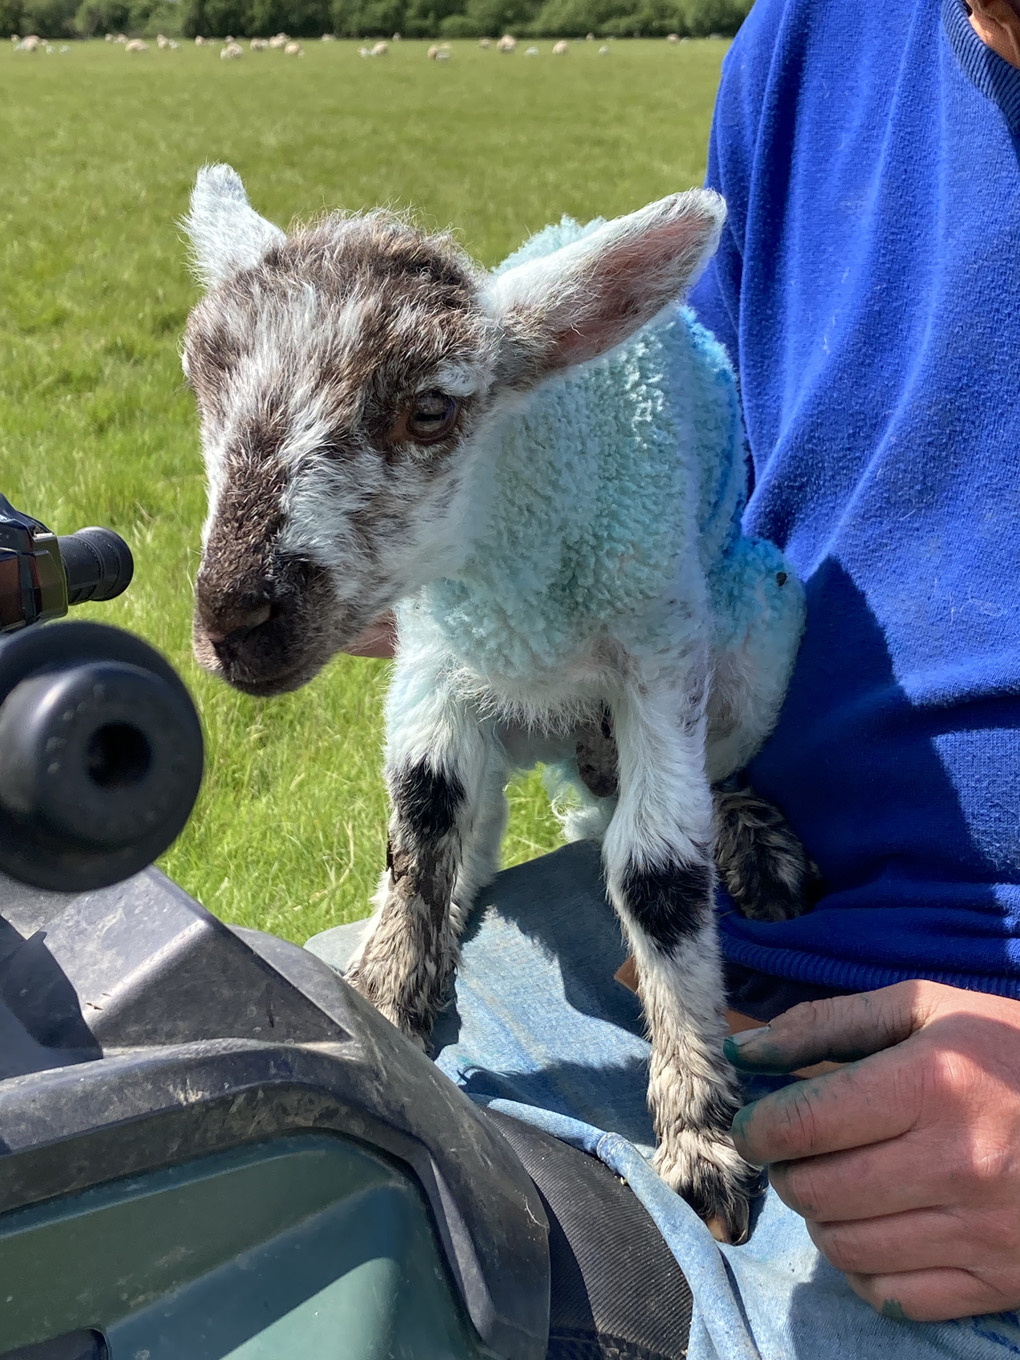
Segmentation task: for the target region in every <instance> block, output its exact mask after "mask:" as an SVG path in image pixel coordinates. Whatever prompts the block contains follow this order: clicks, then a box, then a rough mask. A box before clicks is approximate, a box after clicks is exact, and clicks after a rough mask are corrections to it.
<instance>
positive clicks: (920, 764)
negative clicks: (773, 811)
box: [313, 0, 1020, 1360]
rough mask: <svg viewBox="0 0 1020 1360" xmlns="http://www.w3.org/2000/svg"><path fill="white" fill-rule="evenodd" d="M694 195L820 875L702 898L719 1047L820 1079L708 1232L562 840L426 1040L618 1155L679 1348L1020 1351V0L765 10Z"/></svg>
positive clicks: (710, 305) (502, 895) (732, 75)
mask: <svg viewBox="0 0 1020 1360" xmlns="http://www.w3.org/2000/svg"><path fill="white" fill-rule="evenodd" d="M708 183H709V184H710V185H711V186H713V187H714V188H717V189H718V190H720V192H722V194H723V195H724V196H725V198H726V202H727V205H728V210H729V216H728V220H727V224H726V228H725V230H724V235H723V240H722V243H721V246H720V249H719V251H718V253H717V254H716V256H715V257H714V259H713V261H712V263H711V265H710V266H709V268H708V270H707V272H706V273H705V275H704V276H703V278H702V279H701V281H700V282H699V284H698V285H697V287H696V289H695V291H694V293H693V295H692V297H691V303H692V305H693V306H694V308H695V310H696V312H697V314H698V316H699V319H700V320H701V321H702V322H704V323H705V324H706V325H707V326H709V327H710V328H711V329H712V330H713V331H714V332H715V334H716V335H717V336H718V337H719V338H720V339H721V340H722V341H723V342H724V344H725V345H726V347H727V349H728V351H729V353H730V355H731V357H732V359H733V361H734V364H735V366H736V368H737V371H738V374H739V379H740V385H741V393H742V400H743V405H744V413H745V419H746V424H747V431H748V438H749V443H750V452H751V459H752V464H753V492H752V495H751V497H750V500H749V504H748V507H747V513H746V523H747V527H748V529H749V530H750V532H752V533H754V534H756V535H760V536H762V537H767V538H770V539H772V540H774V541H775V542H776V543H778V544H779V545H780V546H781V547H782V548H783V550H784V551H785V552H786V553H787V554H788V556H789V558H790V560H791V561H792V562H793V564H794V566H795V567H796V569H797V570H798V572H799V574H800V576H801V578H802V579H803V581H804V582H805V585H806V590H807V599H808V622H807V628H806V633H805V637H804V641H803V644H802V647H801V651H800V655H799V658H798V662H797V667H796V671H795V674H794V678H793V682H792V685H791V688H790V691H789V694H788V696H787V699H786V702H785V705H784V708H783V712H782V715H781V717H780V721H779V724H778V726H777V728H776V730H775V732H774V734H773V735H772V737H771V738H770V740H769V741H768V743H767V745H766V746H765V748H764V749H763V750H762V752H761V753H760V754H759V756H758V757H757V758H756V759H755V761H754V762H753V765H752V768H751V769H750V770H749V771H748V780H749V782H750V784H751V785H752V786H753V787H754V788H755V790H756V791H757V792H758V793H760V794H762V795H764V796H765V797H768V798H770V799H772V800H773V801H774V802H775V803H777V804H778V805H779V806H780V807H781V808H782V809H783V810H784V812H785V813H786V815H787V817H788V819H789V820H790V822H791V824H792V825H793V827H794V828H795V829H796V831H797V832H798V834H799V835H800V836H801V838H802V839H803V841H804V843H805V845H806V846H807V847H808V849H809V851H810V853H811V854H812V856H813V857H814V859H815V860H816V862H817V863H818V865H819V868H820V870H821V874H822V880H823V885H824V891H823V894H822V896H821V899H820V900H819V902H818V903H817V905H816V906H815V908H814V910H813V911H812V912H811V913H809V914H808V915H806V916H803V917H801V918H799V919H797V920H793V921H788V922H781V923H760V922H752V921H747V920H745V919H744V918H742V917H741V916H739V915H738V914H737V913H736V912H735V911H733V910H732V908H731V907H729V906H728V905H727V903H726V902H725V901H720V905H719V913H720V927H721V933H722V942H723V949H724V952H725V956H726V960H727V965H728V981H729V985H730V999H731V1005H732V1008H733V1013H732V1017H731V1018H732V1022H733V1029H734V1034H733V1036H732V1037H731V1039H730V1040H729V1041H728V1046H729V1049H730V1056H731V1058H732V1059H733V1061H734V1062H735V1063H736V1064H738V1065H739V1066H740V1067H741V1068H742V1069H744V1070H745V1071H746V1072H747V1073H748V1074H749V1076H750V1077H752V1078H753V1077H754V1074H764V1073H791V1072H794V1071H797V1070H803V1069H804V1068H810V1066H811V1065H812V1064H818V1063H828V1064H831V1063H838V1064H840V1066H838V1067H836V1068H834V1069H832V1070H828V1071H818V1072H816V1073H815V1074H811V1073H810V1072H809V1074H808V1075H807V1076H806V1077H805V1078H804V1079H803V1080H800V1081H795V1082H793V1083H788V1084H786V1085H782V1086H780V1088H779V1089H772V1090H770V1089H769V1085H768V1083H767V1082H766V1081H765V1080H764V1079H761V1078H759V1079H758V1080H757V1082H756V1083H755V1081H752V1083H751V1092H750V1093H751V1095H752V1096H753V1095H758V1096H759V1097H760V1098H758V1099H756V1100H753V1101H752V1103H750V1104H748V1105H747V1106H746V1107H745V1108H744V1109H743V1110H742V1111H741V1113H740V1114H739V1115H738V1117H737V1120H736V1122H735V1125H734V1135H735V1139H736V1141H737V1144H738V1147H739V1148H740V1149H741V1151H742V1152H743V1153H744V1154H745V1155H746V1156H747V1157H748V1158H749V1159H750V1160H753V1161H755V1162H757V1163H759V1164H761V1165H764V1166H767V1167H768V1169H769V1180H770V1184H771V1189H770V1190H769V1192H768V1195H767V1197H766V1201H765V1205H764V1208H763V1211H762V1213H761V1216H760V1219H759V1222H758V1224H757V1227H756V1229H755V1232H754V1234H753V1236H752V1238H751V1241H750V1243H749V1244H747V1245H746V1246H743V1247H736V1248H734V1247H726V1246H719V1245H718V1244H717V1243H715V1242H714V1241H713V1240H712V1239H711V1238H710V1237H709V1235H708V1233H707V1231H706V1230H705V1228H704V1226H703V1225H702V1224H701V1223H700V1222H699V1221H698V1220H696V1219H695V1218H694V1216H693V1214H692V1213H690V1212H689V1211H687V1207H686V1206H685V1205H684V1204H683V1203H682V1202H681V1201H679V1200H678V1199H677V1197H676V1196H674V1195H672V1194H671V1192H669V1191H667V1190H666V1189H665V1187H664V1186H662V1185H661V1183H659V1182H658V1181H657V1178H656V1177H654V1175H653V1174H652V1173H651V1172H650V1171H648V1169H647V1167H645V1165H644V1163H643V1161H642V1159H641V1157H640V1155H639V1154H638V1153H636V1152H635V1151H634V1147H633V1146H632V1145H636V1146H637V1147H638V1148H642V1147H644V1146H646V1145H647V1144H648V1143H649V1141H650V1137H651V1135H650V1131H649V1129H648V1124H647V1117H646V1115H645V1114H644V1108H643V1101H644V1069H643V1063H644V1060H645V1055H646V1048H645V1046H644V1041H643V1039H642V1037H641V1027H640V1017H639V1015H638V1011H637V1006H636V1002H634V999H633V998H632V997H631V996H630V994H629V993H628V992H627V991H626V990H625V989H624V988H623V987H621V986H620V985H619V984H618V983H614V982H613V981H612V975H613V972H614V970H615V969H616V967H617V966H618V965H619V964H622V962H623V959H622V948H621V945H620V943H619V935H618V932H617V930H616V927H615V925H614V924H613V922H612V920H611V917H610V915H609V913H608V909H607V908H603V907H602V905H601V902H602V893H601V888H600V885H599V881H598V872H597V858H596V857H595V856H593V855H592V854H591V853H590V852H589V851H588V849H587V848H586V847H584V846H570V847H566V848H565V849H563V850H561V851H559V852H557V853H556V854H555V855H553V856H550V857H547V858H546V859H545V860H543V861H538V862H533V863H532V864H529V865H525V866H521V867H520V868H518V869H515V870H511V871H508V872H507V873H505V874H504V875H502V876H501V878H500V880H498V883H497V886H496V889H495V890H494V891H493V892H491V893H490V894H488V895H487V897H486V902H485V904H484V910H483V911H482V912H481V913H480V914H479V919H478V921H477V922H476V926H475V929H474V932H473V934H472V935H471V936H470V938H469V939H468V941H467V943H466V945H465V950H464V959H463V965H462V968H461V973H460V977H459V980H458V989H457V1004H456V1011H455V1015H454V1020H449V1019H447V1020H444V1022H442V1023H443V1025H444V1026H445V1029H444V1030H443V1032H442V1033H440V1034H438V1035H437V1041H438V1045H439V1047H440V1049H441V1052H440V1053H439V1057H438V1061H439V1063H440V1065H441V1066H442V1067H443V1068H444V1070H446V1071H447V1072H448V1073H449V1074H450V1075H451V1076H452V1077H453V1078H454V1079H455V1080H457V1081H459V1082H460V1084H461V1085H462V1086H464V1087H465V1089H466V1090H467V1091H468V1093H469V1094H470V1095H472V1097H473V1098H475V1099H477V1100H479V1101H481V1102H483V1103H489V1104H493V1105H495V1106H496V1107H497V1108H505V1109H508V1110H511V1111H513V1112H514V1113H516V1114H518V1115H521V1116H522V1117H525V1118H530V1119H532V1120H533V1121H534V1122H537V1123H540V1124H543V1125H544V1126H545V1127H546V1128H549V1129H551V1130H552V1131H553V1132H556V1133H557V1134H559V1135H560V1136H562V1137H566V1138H568V1139H570V1140H572V1141H574V1142H576V1143H578V1144H579V1145H580V1146H583V1147H586V1148H587V1149H588V1150H590V1151H594V1152H596V1153H597V1154H598V1155H600V1156H602V1157H603V1159H604V1160H606V1161H608V1162H609V1163H610V1165H612V1166H614V1168H615V1169H616V1170H618V1171H619V1172H620V1173H621V1174H623V1175H625V1176H626V1177H627V1179H628V1180H629V1182H630V1183H631V1184H632V1186H633V1187H634V1189H635V1191H636V1192H637V1193H638V1194H639V1195H640V1196H641V1197H642V1199H643V1200H644V1202H645V1204H646V1206H647V1207H648V1208H649V1211H650V1212H651V1213H652V1215H653V1217H654V1218H655V1221H656V1223H657V1224H658V1225H659V1227H660V1229H661V1230H662V1232H663V1234H664V1236H665V1237H666V1239H667V1241H668V1242H669V1243H670V1245H671V1247H672V1248H673V1250H674V1252H675V1254H676V1256H677V1259H678V1260H679V1261H680V1264H681V1265H682V1267H683V1269H684V1272H685V1274H686V1276H687V1279H688V1281H689V1283H690V1286H691V1290H692V1293H693V1297H694V1315H693V1320H692V1324H691V1332H690V1342H689V1344H690V1351H689V1354H690V1356H691V1360H707V1358H708V1357H719V1358H720V1360H730V1358H731V1357H737V1356H741V1357H742V1356H758V1355H760V1356H762V1357H769V1358H772V1357H774V1360H780V1357H784V1358H785V1357H787V1356H791V1355H800V1354H804V1353H807V1351H808V1350H810V1351H811V1352H812V1353H814V1354H819V1355H823V1356H825V1357H826V1360H842V1357H844V1356H845V1357H846V1360H851V1357H853V1360H861V1357H869V1356H872V1355H879V1354H881V1355H883V1356H893V1357H896V1356H901V1355H902V1356H903V1357H908V1356H909V1357H920V1356H929V1355H930V1356H936V1355H939V1356H943V1355H951V1356H966V1357H970V1356H974V1357H984V1356H986V1355H987V1356H991V1355H993V1354H994V1355H1001V1354H1003V1353H1011V1354H1020V1318H1018V1316H1017V1314H1016V1312H1015V1311H1010V1310H1016V1309H1018V1308H1020V791H1018V790H1020V0H971V3H970V5H968V4H967V3H965V0H884V2H883V3H882V4H881V5H870V6H869V5H850V4H849V3H848V0H757V3H756V4H755V6H754V8H753V10H752V11H751V14H750V17H749V18H748V19H747V21H746V23H745V24H744V26H743V27H742V29H741V31H740V33H739V35H738V37H737V39H736V41H735V42H734V44H733V46H732V48H731V49H730V51H729V53H728V55H727V57H726V59H725V61H724V64H723V75H722V82H721V86H720V90H719V96H718V102H717V106H716V113H715V118H714V123H713V130H712V139H711V146H710V155H709V171H708ZM376 643H378V639H376ZM369 650H375V651H376V652H378V651H379V650H385V648H382V649H380V648H379V647H378V646H376V647H375V648H373V647H372V646H371V645H369ZM552 906H555V910H552ZM602 913H604V914H602ZM313 947H315V946H314V945H313ZM322 952H324V953H325V954H326V955H327V956H328V954H329V948H328V946H327V947H323V948H322ZM454 1021H455V1022H454ZM775 1084H776V1083H775V1082H773V1083H772V1085H773V1087H774V1086H775ZM607 1129H608V1130H612V1131H613V1132H612V1134H609V1135H607V1134H605V1133H603V1132H602V1130H607Z"/></svg>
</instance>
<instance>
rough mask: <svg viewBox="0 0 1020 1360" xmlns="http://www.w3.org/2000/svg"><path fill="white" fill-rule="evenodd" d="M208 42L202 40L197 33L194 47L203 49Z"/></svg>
mask: <svg viewBox="0 0 1020 1360" xmlns="http://www.w3.org/2000/svg"><path fill="white" fill-rule="evenodd" d="M208 42H209V40H208V38H203V37H202V35H201V33H199V34H198V35H197V37H196V38H195V46H196V47H205V46H207V45H208Z"/></svg>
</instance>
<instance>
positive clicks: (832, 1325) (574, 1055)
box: [435, 843, 1020, 1360]
mask: <svg viewBox="0 0 1020 1360" xmlns="http://www.w3.org/2000/svg"><path fill="white" fill-rule="evenodd" d="M625 954H626V950H625V948H624V946H623V943H622V940H621V936H620V931H619V927H618V925H617V922H616V918H615V916H614V914H613V912H612V910H611V908H610V907H609V906H608V904H607V903H606V900H605V896H604V893H603V891H602V886H601V869H600V862H599V857H598V853H597V850H596V849H595V847H593V846H592V845H590V844H585V843H580V844H576V845H571V846H566V847H564V848H563V849H562V850H559V851H557V852H556V853H555V854H553V855H549V856H547V857H546V858H545V859H542V860H537V861H532V862H531V863H530V864H526V865H521V866H520V867H518V868H516V869H510V870H507V871H506V872H505V873H503V874H501V875H500V877H499V878H498V879H497V881H496V883H495V884H494V885H493V887H492V888H491V889H490V890H489V891H488V892H486V893H485V894H483V897H482V902H481V906H480V909H479V910H477V911H476V913H475V915H474V918H473V921H472V925H471V929H470V930H469V933H468V936H467V939H466V941H465V944H464V952H463V958H462V962H461V966H460V970H459V974H458V980H457V992H456V1000H455V1003H454V1005H453V1006H452V1007H451V1008H450V1009H449V1010H448V1011H446V1012H445V1013H444V1015H443V1016H442V1017H441V1018H440V1022H439V1025H438V1026H437V1029H436V1032H435V1040H436V1046H437V1050H438V1052H437V1058H436V1061H437V1063H438V1065H439V1067H440V1068H441V1069H442V1070H443V1071H444V1072H446V1073H447V1075H448V1076H450V1077H451V1078H452V1079H453V1080H454V1081H456V1082H457V1083H458V1084H459V1085H460V1086H462V1087H463V1089H464V1090H465V1091H467V1093H468V1094H469V1095H470V1096H471V1097H472V1098H473V1099H474V1100H476V1101H478V1102H479V1103H480V1104H484V1105H490V1104H491V1105H492V1106H493V1107H494V1108H496V1109H500V1110H503V1111H505V1112H506V1113H508V1114H513V1115H515V1116H517V1117H518V1118H521V1119H525V1120H527V1121H528V1122H530V1123H533V1124H536V1125H538V1126H539V1127H541V1128H544V1129H546V1130H547V1131H549V1132H550V1133H553V1134H555V1135H556V1136H557V1137H558V1138H562V1139H563V1140H564V1141H566V1142H569V1143H572V1144H574V1145H575V1146H577V1147H581V1148H583V1149H585V1150H586V1151H588V1152H591V1153H594V1154H595V1155H596V1156H598V1157H599V1158H601V1160H602V1161H604V1162H605V1163H606V1164H607V1165H608V1166H610V1167H611V1168H612V1169H613V1170H614V1171H616V1172H617V1174H618V1175H620V1176H622V1177H624V1178H625V1179H626V1180H627V1181H628V1183H629V1184H630V1186H631V1187H632V1189H633V1190H634V1192H635V1194H637V1195H638V1197H639V1198H640V1199H641V1201H642V1203H643V1204H644V1205H645V1207H646V1208H647V1209H648V1212H649V1213H650V1214H651V1216H652V1218H653V1219H654V1220H655V1222H656V1224H657V1226H658V1228H659V1230H660V1232H661V1233H662V1235H663V1237H664V1238H665V1240H666V1242H667V1243H668V1244H669V1246H670V1248H671V1250H672V1251H673V1253H674V1255H675V1256H676V1258H677V1260H678V1261H679V1263H680V1265H681V1267H682V1269H683V1271H684V1274H685V1275H686V1277H687V1280H688V1283H689V1284H690V1286H691V1292H692V1295H693V1298H694V1314H693V1322H692V1333H691V1341H690V1353H689V1354H690V1360H799V1358H800V1357H803V1360H878V1358H879V1357H882V1360H929V1357H931V1358H932V1360H934V1357H936V1356H937V1357H954V1360H992V1358H993V1357H995V1360H1002V1357H1003V1356H1007V1355H1020V1320H1018V1318H1017V1316H1016V1315H1015V1314H1010V1315H1002V1316H998V1317H995V1318H980V1319H966V1320H963V1321H960V1322H952V1323H945V1324H920V1323H912V1322H899V1321H896V1320H894V1319H890V1318H885V1317H881V1316H880V1315H878V1314H877V1313H875V1312H874V1311H873V1310H872V1309H871V1308H870V1307H869V1306H868V1305H867V1304H865V1303H863V1302H862V1301H861V1300H860V1299H858V1298H857V1296H856V1295H855V1294H854V1293H853V1292H852V1291H851V1290H850V1288H849V1286H848V1285H847V1284H846V1282H845V1280H844V1278H843V1276H842V1274H841V1273H840V1272H839V1271H837V1270H835V1269H834V1268H833V1267H832V1266H830V1265H829V1264H828V1262H826V1261H825V1260H824V1258H822V1257H821V1256H820V1255H819V1254H818V1252H817V1251H816V1250H815V1247H814V1245H813V1244H812V1242H811V1240H810V1238H809V1237H808V1234H807V1230H806V1228H805V1226H804V1222H803V1220H802V1219H801V1218H799V1217H798V1216H797V1215H796V1214H795V1213H793V1211H792V1210H790V1209H787V1208H786V1206H785V1205H784V1204H783V1203H782V1201H781V1200H780V1199H779V1198H778V1196H776V1195H775V1194H774V1193H772V1191H771V1190H770V1191H769V1192H768V1194H767V1196H766V1198H765V1202H764V1205H763V1208H762V1211H761V1213H760V1216H759V1217H758V1220H757V1223H756V1225H755V1228H754V1232H753V1235H752V1237H751V1240H750V1242H749V1243H748V1244H747V1245H746V1246H743V1247H725V1246H720V1245H719V1244H718V1243H717V1242H716V1241H715V1240H714V1239H713V1238H712V1236H711V1234H710V1233H709V1232H708V1230H707V1229H706V1228H705V1226H704V1224H703V1223H702V1222H701V1221H700V1219H698V1218H697V1216H696V1215H695V1214H694V1212H693V1211H692V1210H691V1209H690V1208H689V1207H688V1206H687V1205H686V1204H685V1203H684V1201H683V1200H682V1199H680V1198H679V1196H677V1195H676V1194H674V1193H673V1191H671V1190H670V1189H668V1187H667V1186H666V1185H665V1184H664V1183H663V1182H662V1181H661V1180H660V1179H659V1177H658V1176H657V1175H656V1174H655V1172H654V1171H653V1170H652V1169H651V1167H650V1166H649V1165H648V1163H647V1162H646V1161H645V1158H644V1156H643V1155H642V1152H645V1153H647V1152H649V1151H650V1144H651V1142H652V1137H653V1135H652V1130H651V1125H650V1121H649V1118H648V1114H647V1112H646V1110H645V1090H646V1084H647V1059H648V1045H647V1043H646V1042H645V1040H644V1038H643V1037H642V1022H641V1015H640V1009H639V1007H638V1004H637V1000H636V998H635V997H634V996H633V995H632V994H631V993H630V992H629V991H627V990H626V988H624V987H623V986H621V984H620V983H618V982H616V981H614V979H613V973H614V972H615V970H616V969H617V968H618V967H619V965H620V964H621V963H622V962H623V961H624V957H625ZM777 1084H781V1081H780V1083H777V1081H776V1080H775V1079H768V1078H766V1079H762V1080H760V1081H757V1082H754V1083H751V1084H750V1085H749V1088H748V1098H749V1099H753V1098H756V1097H757V1096H760V1095H764V1094H766V1093H767V1091H769V1090H774V1089H775V1088H776V1085H777Z"/></svg>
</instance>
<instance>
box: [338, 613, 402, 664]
mask: <svg viewBox="0 0 1020 1360" xmlns="http://www.w3.org/2000/svg"><path fill="white" fill-rule="evenodd" d="M396 648H397V621H396V619H395V618H394V617H393V615H392V614H384V615H383V616H382V618H381V619H376V621H375V623H372V624H369V626H368V627H367V628H365V629H363V631H362V632H360V633H359V634H358V636H357V637H356V638H355V639H354V641H353V642H352V643H351V644H350V646H349V647H345V648H344V651H345V652H346V653H347V655H348V656H380V657H385V658H387V659H389V658H390V657H392V656H393V653H394V652H395V651H396Z"/></svg>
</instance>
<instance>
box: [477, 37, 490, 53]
mask: <svg viewBox="0 0 1020 1360" xmlns="http://www.w3.org/2000/svg"><path fill="white" fill-rule="evenodd" d="M478 46H479V47H483V48H485V50H486V51H488V50H489V48H490V47H491V46H492V39H491V38H479V39H478Z"/></svg>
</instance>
